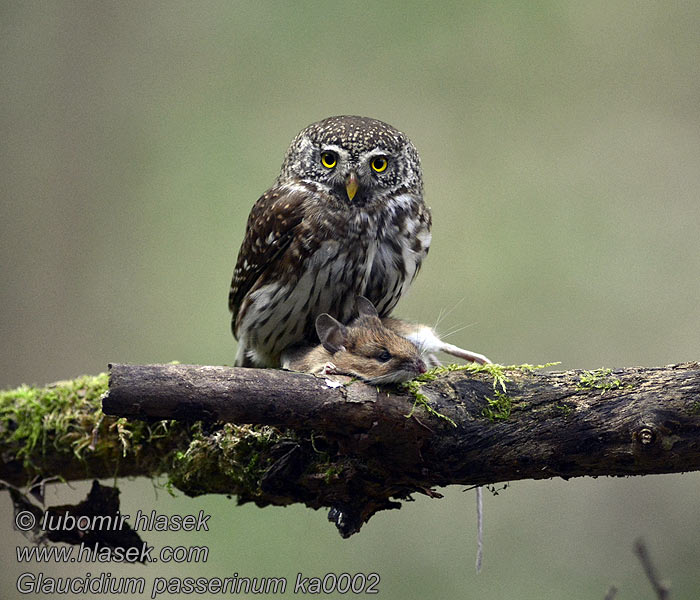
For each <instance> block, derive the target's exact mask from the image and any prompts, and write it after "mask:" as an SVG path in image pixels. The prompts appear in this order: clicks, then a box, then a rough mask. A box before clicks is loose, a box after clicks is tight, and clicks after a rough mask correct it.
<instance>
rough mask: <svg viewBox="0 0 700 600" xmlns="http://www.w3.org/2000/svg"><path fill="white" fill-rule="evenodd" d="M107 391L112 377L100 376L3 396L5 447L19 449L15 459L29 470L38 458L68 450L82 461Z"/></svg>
mask: <svg viewBox="0 0 700 600" xmlns="http://www.w3.org/2000/svg"><path fill="white" fill-rule="evenodd" d="M106 391H107V374H106V373H101V374H100V375H97V376H84V377H79V378H77V379H75V380H72V381H60V382H58V383H55V384H53V385H50V386H47V387H43V388H39V387H32V386H27V385H23V386H21V387H19V388H16V389H14V390H8V391H3V392H0V431H2V434H3V438H4V442H5V443H6V444H8V445H10V446H12V447H14V448H16V452H15V455H16V456H17V458H21V459H22V460H23V463H24V466H25V467H31V465H32V463H33V459H34V458H36V457H38V456H44V455H46V454H47V453H50V452H56V451H65V449H66V448H70V449H71V451H72V452H73V454H74V455H75V456H76V457H78V458H80V457H82V455H83V453H84V451H85V450H86V449H87V448H90V447H91V446H94V442H95V440H94V437H95V436H94V432H95V428H96V427H99V425H100V423H101V420H102V418H103V415H102V406H101V398H102V395H103V394H104V393H105V392H106ZM95 443H97V442H95Z"/></svg>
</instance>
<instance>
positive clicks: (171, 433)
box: [0, 363, 700, 536]
mask: <svg viewBox="0 0 700 600" xmlns="http://www.w3.org/2000/svg"><path fill="white" fill-rule="evenodd" d="M84 379H85V381H88V378H84ZM93 379H95V382H96V383H85V382H84V381H82V380H81V383H80V384H78V383H76V382H65V383H64V384H58V385H59V388H57V387H56V386H52V387H50V388H45V389H44V390H39V391H38V392H42V393H44V394H45V396H44V397H43V398H44V399H43V400H41V399H39V400H38V399H37V398H34V397H31V396H28V395H27V392H26V390H22V394H19V393H18V394H15V395H14V396H13V395H12V393H8V392H5V393H3V394H4V395H3V396H2V397H1V398H0V400H1V402H0V404H1V405H2V414H1V415H0V417H1V419H0V448H2V453H1V456H2V462H1V463H0V478H2V479H5V480H9V481H10V482H12V483H14V484H15V485H22V484H25V483H27V482H28V481H29V480H30V479H32V478H33V477H48V476H60V477H64V478H66V479H73V478H87V477H110V476H113V475H115V474H143V475H150V476H157V475H159V474H166V475H167V477H168V479H169V481H170V482H171V483H172V484H173V485H174V486H175V487H178V488H179V489H181V490H183V491H184V492H185V493H187V494H190V495H197V494H203V493H225V494H234V495H236V496H237V497H238V500H239V502H250V501H252V502H255V503H256V504H257V505H258V506H266V505H269V504H277V505H284V504H291V503H295V502H302V503H304V504H306V505H307V506H310V507H312V508H321V507H329V508H331V512H330V515H329V516H330V517H331V518H332V520H334V521H335V522H336V525H337V526H338V528H339V530H340V532H341V534H343V535H345V536H347V535H350V534H352V533H354V532H355V531H357V530H359V528H360V526H361V525H362V524H363V523H365V522H366V521H367V520H368V519H369V518H370V517H371V516H372V515H373V514H374V513H376V512H377V511H378V510H382V509H386V508H398V507H399V506H400V503H399V502H398V500H401V499H406V498H408V497H410V495H411V494H412V493H415V492H419V493H425V494H428V495H430V496H437V497H439V494H438V493H437V492H435V491H433V488H435V487H436V486H444V485H450V484H461V485H486V484H495V483H498V482H503V481H512V480H516V479H524V478H529V479H542V478H548V477H555V476H559V477H563V478H568V477H577V476H586V475H588V476H600V475H643V474H651V473H672V472H679V471H691V470H697V469H700V365H699V364H698V363H687V364H682V365H672V366H668V367H663V368H626V369H618V370H615V371H610V370H603V369H601V370H598V371H593V372H588V371H580V370H577V371H565V372H545V371H542V370H536V369H532V368H529V367H527V366H521V367H511V368H504V367H499V366H496V365H484V366H467V367H464V368H463V369H462V370H453V371H451V370H449V369H445V370H443V371H442V372H439V373H437V374H434V375H433V376H432V377H425V378H424V379H423V380H422V381H417V382H412V383H411V384H410V389H406V388H403V387H402V388H393V389H390V390H389V389H381V390H378V389H376V388H374V387H370V386H367V385H365V384H363V383H360V382H350V381H349V380H348V379H347V378H345V379H343V382H344V385H341V386H340V387H334V386H335V385H337V383H336V382H334V381H331V380H330V379H326V378H318V377H313V376H310V375H304V374H299V373H289V372H284V371H278V370H271V369H268V370H259V369H242V368H228V367H205V366H191V365H146V366H139V365H112V366H111V369H110V381H109V393H108V395H106V396H105V397H104V398H103V399H102V407H103V410H104V413H106V415H107V416H105V415H102V414H101V413H100V411H99V402H100V400H99V396H100V394H101V393H102V391H104V389H101V388H100V386H103V387H104V388H105V389H106V379H105V378H102V379H99V378H93ZM334 379H338V378H334ZM68 384H72V387H70V390H71V394H68V395H67V396H66V397H65V398H64V397H63V396H60V394H59V396H60V397H61V398H63V399H62V400H61V401H60V402H59V401H56V402H55V406H54V405H53V404H51V402H54V400H51V399H52V398H54V397H55V396H56V395H57V392H56V390H57V389H60V385H68ZM90 386H93V387H92V388H91V387H90ZM66 398H68V399H66ZM417 399H418V400H417ZM13 403H14V406H13ZM25 405H26V406H25ZM37 406H41V407H42V409H41V410H42V411H44V412H43V414H41V415H40V416H36V414H35V413H36V410H37V408H36V407H37ZM109 415H112V416H109ZM117 417H121V418H119V419H118V418H117ZM124 417H126V418H124ZM32 418H33V419H34V420H35V422H34V423H32V422H31V419H32ZM38 422H40V423H41V428H42V431H43V438H41V443H39V442H38V441H37V436H36V431H37V425H36V424H37V423H38ZM19 432H22V435H19Z"/></svg>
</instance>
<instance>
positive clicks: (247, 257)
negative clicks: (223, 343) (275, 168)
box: [228, 188, 306, 334]
mask: <svg viewBox="0 0 700 600" xmlns="http://www.w3.org/2000/svg"><path fill="white" fill-rule="evenodd" d="M305 197H306V195H305V194H304V193H301V192H288V191H287V190H284V191H283V190H281V189H280V188H272V189H270V190H268V191H267V192H266V193H265V194H263V195H262V196H261V197H260V198H259V199H258V201H257V202H256V203H255V204H254V205H253V208H252V209H251V211H250V216H249V217H248V224H247V225H246V231H245V237H244V238H243V243H242V244H241V249H240V250H239V252H238V260H237V261H236V268H235V269H234V271H233V279H232V280H231V290H230V291H229V295H228V308H229V310H230V311H231V312H232V313H233V321H232V327H233V329H234V334H235V328H236V321H237V320H238V312H239V310H240V308H241V304H242V303H243V300H244V299H245V297H246V295H247V294H248V293H249V292H250V291H251V289H252V288H253V286H255V283H256V282H257V281H258V279H259V278H260V277H261V276H262V275H263V274H264V273H265V271H266V270H267V269H268V268H269V267H270V266H271V265H274V264H275V262H276V261H277V260H278V259H279V257H280V255H281V254H282V253H283V252H284V251H285V250H286V249H287V248H289V246H290V244H291V243H292V240H293V239H294V231H295V228H296V227H297V226H298V225H299V223H301V220H302V218H303V201H304V198H305Z"/></svg>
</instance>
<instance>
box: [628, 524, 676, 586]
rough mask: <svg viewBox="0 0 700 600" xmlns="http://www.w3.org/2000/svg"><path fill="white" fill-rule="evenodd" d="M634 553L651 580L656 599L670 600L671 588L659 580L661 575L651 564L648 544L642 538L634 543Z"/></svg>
mask: <svg viewBox="0 0 700 600" xmlns="http://www.w3.org/2000/svg"><path fill="white" fill-rule="evenodd" d="M634 553H635V554H636V555H637V557H638V558H639V562H641V563H642V567H643V568H644V572H645V573H646V576H647V578H648V579H649V582H650V583H651V586H652V587H653V588H654V592H656V597H657V598H658V599H659V600H667V599H668V598H670V597H671V588H670V586H669V585H668V584H667V583H666V582H664V581H661V579H660V578H659V574H658V573H657V572H656V568H655V567H654V564H653V563H652V562H651V557H650V556H649V550H647V547H646V544H645V543H644V540H642V538H638V539H637V540H636V541H635V542H634Z"/></svg>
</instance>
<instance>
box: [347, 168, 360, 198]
mask: <svg viewBox="0 0 700 600" xmlns="http://www.w3.org/2000/svg"><path fill="white" fill-rule="evenodd" d="M358 187H360V182H359V180H358V179H357V173H355V171H350V174H349V175H348V176H347V177H346V178H345V191H346V192H347V193H348V198H350V200H352V199H353V198H354V197H355V194H357V188H358Z"/></svg>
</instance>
